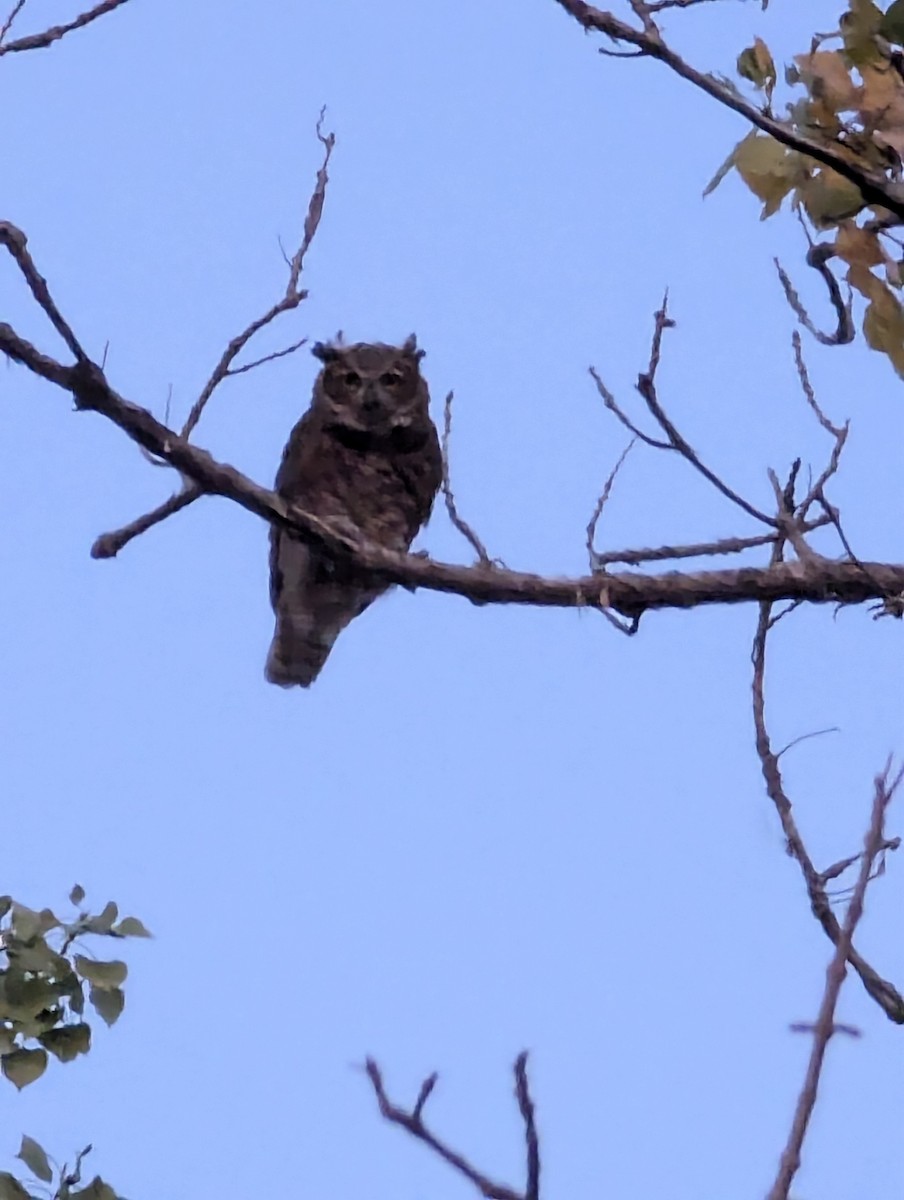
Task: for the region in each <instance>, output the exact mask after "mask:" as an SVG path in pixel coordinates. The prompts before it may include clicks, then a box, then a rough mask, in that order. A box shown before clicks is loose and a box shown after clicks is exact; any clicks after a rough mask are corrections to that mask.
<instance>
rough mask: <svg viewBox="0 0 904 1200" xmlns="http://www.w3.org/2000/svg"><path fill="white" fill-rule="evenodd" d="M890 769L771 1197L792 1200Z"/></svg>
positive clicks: (892, 785) (877, 789)
mask: <svg viewBox="0 0 904 1200" xmlns="http://www.w3.org/2000/svg"><path fill="white" fill-rule="evenodd" d="M890 771H891V763H890V762H889V763H887V764H886V766H885V770H884V771H883V772H882V774H881V775H877V776H876V779H875V781H874V796H873V807H872V814H871V817H870V823H869V829H868V831H867V834H866V838H865V841H864V847H863V859H862V862H861V864H860V873H859V876H858V879H857V883H856V886H855V887H854V891H853V894H852V896H851V902H850V904H849V905H848V910H847V913H846V914H845V919H844V924H843V925H842V927H841V929H840V931H839V934H838V939H837V941H836V943H835V953H834V955H833V956H832V960H831V962H830V963H829V966H828V969H827V970H826V985H825V991H824V992H823V996H822V1003H821V1004H820V1006H819V1015H818V1016H817V1018H816V1026H815V1029H814V1033H813V1047H812V1050H811V1051H810V1061H809V1062H808V1064H807V1071H806V1075H805V1078H804V1083H803V1087H802V1088H801V1092H800V1096H799V1097H798V1101H797V1107H796V1108H795V1111H794V1119H793V1120H792V1122H791V1130H790V1132H789V1134H788V1141H787V1144H786V1145H785V1148H784V1150H783V1151H782V1156H781V1160H780V1162H779V1168H778V1174H777V1175H776V1178H775V1183H774V1184H773V1185H772V1188H771V1189H770V1191H769V1194H768V1197H767V1200H788V1195H789V1193H790V1190H791V1184H792V1182H793V1180H794V1176H795V1175H796V1174H797V1171H798V1169H799V1168H800V1156H801V1151H802V1149H803V1144H804V1139H805V1138H806V1136H807V1129H808V1127H809V1124H810V1118H811V1117H812V1115H813V1109H814V1108H815V1106H816V1097H817V1093H818V1091H819V1081H820V1078H821V1075H822V1068H823V1063H824V1062H825V1055H826V1049H827V1047H828V1044H829V1040H830V1039H831V1037H832V1034H833V1033H834V1032H835V1028H836V1026H835V1008H836V1007H837V1004H838V996H839V994H840V992H841V987H842V984H843V983H844V977H845V975H846V974H847V961H848V959H849V957H850V955H851V942H852V939H853V936H854V930H855V929H856V928H857V925H858V924H859V922H860V918H861V917H862V916H863V905H864V898H865V896H866V889H867V886H868V884H869V881H870V872H871V871H872V867H873V863H874V862H875V860H876V857H877V855H878V854H879V852H880V850H881V846H882V843H883V840H884V838H883V829H884V823H885V813H886V810H887V808H888V806H889V804H890V803H891V801H892V797H893V796H894V794H895V791H896V789H897V788H898V785H899V784H900V783H901V780H902V778H904V767H901V768H900V769H899V770H898V772H897V774H896V775H895V777H894V778H893V779H890V778H889V775H890Z"/></svg>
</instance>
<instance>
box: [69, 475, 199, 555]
mask: <svg viewBox="0 0 904 1200" xmlns="http://www.w3.org/2000/svg"><path fill="white" fill-rule="evenodd" d="M203 495H204V491H203V489H202V488H199V487H198V486H197V484H194V483H192V484H189V485H188V486H187V487H185V488H183V489H182V491H181V492H176V494H175V495H174V496H170V498H169V500H164V502H163V503H162V504H160V505H158V506H157V508H155V509H153V510H152V511H151V512H149V513H145V514H144V516H141V517H136V518H135V520H134V521H130V522H129V524H128V525H123V527H122V528H121V529H116V530H114V531H113V532H112V533H102V534H100V536H99V537H98V538H97V539H96V540H95V542H94V545H93V546H92V547H91V557H92V558H115V557H116V555H117V554H118V553H119V552H120V550H121V549H122V548H123V546H126V545H128V543H129V542H131V541H132V539H133V538H136V537H138V536H139V535H140V534H142V533H146V532H147V531H148V530H149V529H151V528H152V527H153V526H154V525H159V524H160V522H161V521H165V520H166V519H167V517H171V516H173V515H174V514H175V513H177V512H181V510H182V509H183V508H187V507H188V506H189V504H194V502H195V501H196V500H198V499H199V498H200V497H201V496H203Z"/></svg>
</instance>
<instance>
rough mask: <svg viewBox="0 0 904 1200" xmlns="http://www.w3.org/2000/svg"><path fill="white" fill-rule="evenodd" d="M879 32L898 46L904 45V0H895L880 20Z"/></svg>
mask: <svg viewBox="0 0 904 1200" xmlns="http://www.w3.org/2000/svg"><path fill="white" fill-rule="evenodd" d="M879 32H880V33H881V34H882V36H883V37H884V38H886V39H887V40H888V41H889V42H894V44H895V45H896V46H901V45H904V0H894V4H891V5H889V7H888V9H887V10H886V13H885V16H884V17H883V18H882V20H881V21H880V22H879Z"/></svg>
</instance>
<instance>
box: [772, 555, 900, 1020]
mask: <svg viewBox="0 0 904 1200" xmlns="http://www.w3.org/2000/svg"><path fill="white" fill-rule="evenodd" d="M782 553H783V543H782V542H781V541H778V542H776V544H775V545H774V546H773V550H772V559H771V562H770V566H769V568H767V570H777V569H779V568H780V567H782V566H787V565H788V564H786V563H782ZM797 565H798V566H803V564H797ZM825 565H827V560H822V561H821V562H820V564H819V570H820V571H821V570H822V568H823V566H825ZM837 565H841V564H837ZM845 565H846V566H852V565H854V564H845ZM806 569H812V567H809V568H806ZM860 574H861V578H864V581H866V580H865V576H864V574H863V572H862V571H861V572H860ZM780 615H784V614H780ZM778 619H779V618H778V617H773V616H772V602H771V601H768V600H764V601H763V602H762V603H761V604H760V615H759V620H758V622H757V629H756V634H755V635H754V639H753V652H752V655H751V658H752V662H753V721H754V729H755V731H756V750H757V755H758V757H759V760H760V767H761V770H762V772H763V780H764V782H765V785H766V792H767V795H768V796H769V799H770V800H771V801H772V803H773V805H774V806H775V810H776V812H777V813H778V816H779V820H780V821H781V825H782V832H783V833H784V835H785V842H786V845H787V847H788V853H789V854H790V855H791V857H792V858H793V859H794V860H795V861H796V862H797V865H798V866H799V867H800V870H801V874H802V875H803V878H804V883H805V885H806V888H807V895H808V896H809V899H810V907H811V909H812V911H813V915H814V916H815V917H816V919H817V921H818V922H819V924H820V925H821V926H822V928H823V930H824V931H825V933H826V936H827V937H828V938H829V939H830V940H831V942H832V943H833V945H834V946H835V947H836V948H837V947H838V945H839V941H840V939H841V935H842V931H841V927H840V925H839V924H838V919H837V917H836V916H835V914H834V913H833V912H832V909H831V906H830V904H829V898H828V896H827V895H826V889H825V882H824V879H823V876H822V875H821V874H820V872H819V871H817V870H816V867H815V865H814V864H813V860H812V859H811V858H810V855H809V853H808V851H807V848H806V846H805V845H804V841H803V838H802V837H801V835H800V831H799V829H798V828H797V822H796V821H795V819H794V813H793V809H792V805H791V801H790V799H789V797H788V794H787V792H786V791H785V785H784V781H783V779H782V773H781V768H780V767H779V756H778V755H777V754H776V753H775V751H774V750H773V749H772V742H771V739H770V737H769V732H768V729H767V726H766V700H765V686H766V685H765V679H766V643H767V640H768V636H769V631H770V629H772V628H773V626H774V625H775V623H776V621H777V620H778ZM845 956H846V958H847V961H848V962H850V964H851V966H852V967H853V968H854V970H855V971H856V972H857V974H858V975H859V976H860V979H861V981H862V983H863V986H864V988H865V989H866V991H867V993H868V994H869V995H870V996H871V997H872V999H873V1000H875V1002H876V1003H877V1004H878V1005H879V1007H880V1008H881V1009H882V1011H883V1012H884V1013H885V1015H886V1016H887V1017H888V1018H889V1020H891V1021H894V1022H895V1023H896V1024H899V1025H904V997H902V996H901V994H900V992H898V990H897V989H896V988H895V987H894V986H893V985H892V984H891V983H889V982H888V981H887V980H885V979H883V978H882V977H881V976H880V975H879V974H878V973H877V972H876V971H875V970H874V969H873V968H872V967H871V966H870V965H869V963H867V962H866V960H865V959H864V958H862V957H861V955H860V954H859V953H858V952H857V951H856V950H855V949H854V948H853V946H851V945H848V946H847V948H846V950H845Z"/></svg>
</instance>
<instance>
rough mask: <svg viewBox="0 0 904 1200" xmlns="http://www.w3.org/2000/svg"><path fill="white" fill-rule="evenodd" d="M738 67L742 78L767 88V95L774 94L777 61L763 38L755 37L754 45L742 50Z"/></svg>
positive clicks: (759, 86) (755, 85)
mask: <svg viewBox="0 0 904 1200" xmlns="http://www.w3.org/2000/svg"><path fill="white" fill-rule="evenodd" d="M737 67H738V74H739V75H740V76H741V78H742V79H748V80H749V81H750V82H751V83H752V84H753V86H754V87H756V88H761V89H762V88H765V89H766V95H767V97H769V96H771V95H772V90H773V88H774V87H775V81H776V73H775V63H774V62H773V61H772V55H771V54H770V53H769V47H768V46H767V45H766V43H765V42H764V41H763V40H762V38H755V39H754V43H753V45H752V46H748V47H747V49H746V50H742V51H741V53H740V54H739V55H738V62H737Z"/></svg>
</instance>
